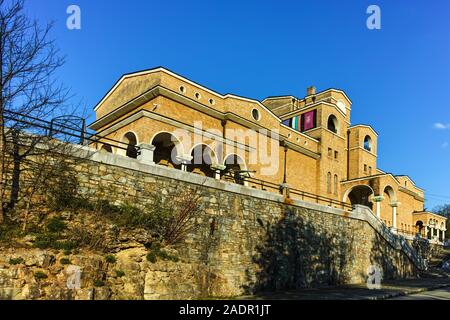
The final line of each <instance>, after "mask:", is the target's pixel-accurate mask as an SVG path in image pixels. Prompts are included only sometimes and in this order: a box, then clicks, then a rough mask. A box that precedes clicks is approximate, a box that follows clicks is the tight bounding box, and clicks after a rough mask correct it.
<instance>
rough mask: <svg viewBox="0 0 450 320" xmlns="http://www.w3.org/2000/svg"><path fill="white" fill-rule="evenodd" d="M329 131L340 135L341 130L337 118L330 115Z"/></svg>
mask: <svg viewBox="0 0 450 320" xmlns="http://www.w3.org/2000/svg"><path fill="white" fill-rule="evenodd" d="M327 128H328V130H330V131H331V132H334V133H336V134H337V133H338V130H339V122H338V120H337V118H336V117H335V116H334V115H330V116H329V117H328V125H327Z"/></svg>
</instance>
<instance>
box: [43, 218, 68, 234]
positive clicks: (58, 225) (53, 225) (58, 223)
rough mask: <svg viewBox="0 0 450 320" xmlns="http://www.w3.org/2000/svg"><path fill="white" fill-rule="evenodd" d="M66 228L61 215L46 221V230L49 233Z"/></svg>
mask: <svg viewBox="0 0 450 320" xmlns="http://www.w3.org/2000/svg"><path fill="white" fill-rule="evenodd" d="M64 229H66V223H65V222H64V221H63V219H62V218H61V217H53V218H50V219H49V220H48V221H47V231H48V232H51V233H59V232H62V231H64Z"/></svg>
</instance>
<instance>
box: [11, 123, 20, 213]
mask: <svg viewBox="0 0 450 320" xmlns="http://www.w3.org/2000/svg"><path fill="white" fill-rule="evenodd" d="M18 139H19V134H18V132H13V155H12V156H13V172H12V184H11V195H10V197H9V204H8V211H10V210H12V209H14V207H15V206H16V203H17V201H18V200H19V191H20V163H21V160H22V158H21V156H20V150H19V144H18Z"/></svg>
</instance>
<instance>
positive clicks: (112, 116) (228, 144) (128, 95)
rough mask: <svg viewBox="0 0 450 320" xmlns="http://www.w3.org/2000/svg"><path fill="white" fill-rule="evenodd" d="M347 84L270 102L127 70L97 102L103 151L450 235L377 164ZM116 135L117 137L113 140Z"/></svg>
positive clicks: (411, 189)
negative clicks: (356, 121) (360, 209)
mask: <svg viewBox="0 0 450 320" xmlns="http://www.w3.org/2000/svg"><path fill="white" fill-rule="evenodd" d="M351 105H352V102H351V100H350V99H349V97H348V96H347V95H346V94H345V92H344V91H342V90H337V89H328V90H325V91H321V92H316V89H315V88H314V87H310V88H308V89H307V92H306V96H305V97H303V98H297V97H294V96H276V97H268V98H266V99H264V100H262V101H257V100H254V99H249V98H244V97H240V96H236V95H233V94H226V95H222V94H220V93H217V92H215V91H213V90H211V89H208V88H206V87H204V86H202V85H199V84H197V83H195V82H193V81H191V80H188V79H186V78H184V77H182V76H180V75H177V74H175V73H173V72H171V71H169V70H167V69H165V68H155V69H152V70H146V71H142V72H136V73H131V74H127V75H124V76H122V77H121V78H120V80H119V81H118V82H117V83H116V84H115V85H114V86H113V87H112V89H111V90H110V91H109V92H108V93H107V94H106V95H105V96H104V98H103V99H102V100H101V101H100V102H99V103H98V105H97V106H96V107H95V112H96V121H95V122H94V123H92V124H91V126H90V127H91V128H92V129H93V130H95V131H96V132H97V134H98V135H99V136H101V137H104V140H100V141H99V143H96V144H95V145H94V147H96V148H97V149H99V150H100V151H101V152H112V153H115V154H119V155H123V156H128V157H132V158H136V157H139V158H141V160H143V161H146V162H148V163H149V164H155V165H163V166H167V167H172V168H173V169H174V170H184V171H189V172H192V173H193V174H199V175H203V176H206V177H210V178H213V179H222V180H226V181H227V182H225V183H240V184H244V185H247V186H248V187H251V188H260V189H265V190H267V191H272V192H280V191H281V192H286V193H289V196H290V197H292V198H301V199H303V200H305V201H314V202H319V203H322V204H326V205H330V206H335V207H339V206H344V207H345V205H344V203H346V204H348V205H355V204H361V205H365V206H368V207H369V208H371V209H372V211H373V212H374V215H376V216H377V217H378V218H379V219H381V221H383V222H384V223H385V224H386V226H387V227H389V228H391V229H392V231H393V232H398V233H402V234H404V235H405V236H406V237H410V236H413V235H415V234H416V233H417V232H420V233H421V234H422V235H423V236H426V237H428V238H429V239H431V240H433V241H434V242H443V241H444V235H445V228H446V227H445V225H446V224H445V222H446V221H445V218H443V217H441V216H437V215H435V214H433V213H430V212H424V191H423V190H422V189H420V188H419V187H418V186H416V185H415V183H414V182H413V180H412V179H411V178H409V177H408V176H403V175H401V176H398V175H394V174H392V173H387V172H384V171H382V170H381V169H379V168H378V167H377V150H378V143H377V140H378V133H377V132H376V131H375V130H374V129H373V128H372V127H371V126H370V125H351V121H350V115H351ZM107 139H111V140H107Z"/></svg>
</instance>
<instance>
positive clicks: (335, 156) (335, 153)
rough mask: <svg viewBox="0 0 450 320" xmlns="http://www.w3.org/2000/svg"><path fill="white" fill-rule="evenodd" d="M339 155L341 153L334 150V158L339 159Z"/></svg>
mask: <svg viewBox="0 0 450 320" xmlns="http://www.w3.org/2000/svg"><path fill="white" fill-rule="evenodd" d="M338 155H339V152H337V151H334V158H335V159H336V160H337V158H338Z"/></svg>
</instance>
